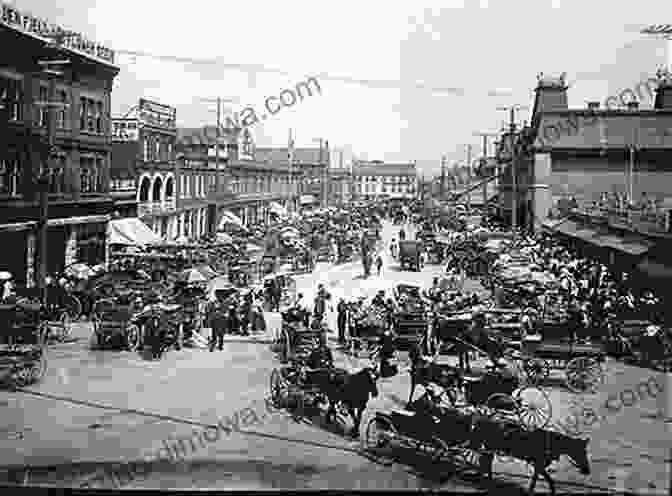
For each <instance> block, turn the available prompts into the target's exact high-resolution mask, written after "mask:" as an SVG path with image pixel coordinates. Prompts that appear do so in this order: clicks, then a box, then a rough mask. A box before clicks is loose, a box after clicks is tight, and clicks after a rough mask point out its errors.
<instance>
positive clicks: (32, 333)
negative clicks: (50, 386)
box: [0, 302, 47, 388]
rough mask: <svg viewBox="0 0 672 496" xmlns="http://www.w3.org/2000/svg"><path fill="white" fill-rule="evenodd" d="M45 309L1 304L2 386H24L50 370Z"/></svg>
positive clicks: (0, 381)
mask: <svg viewBox="0 0 672 496" xmlns="http://www.w3.org/2000/svg"><path fill="white" fill-rule="evenodd" d="M43 312H44V309H43V306H42V305H41V304H39V303H29V302H21V303H9V304H2V305H0V325H1V326H2V327H1V328H2V331H0V340H1V341H0V343H1V344H0V383H2V384H3V385H6V386H9V387H12V388H14V387H23V386H27V385H29V384H32V383H34V382H37V381H39V380H40V379H42V377H44V374H45V373H46V371H47V357H46V349H47V344H46V333H47V328H46V325H45V323H44V317H43Z"/></svg>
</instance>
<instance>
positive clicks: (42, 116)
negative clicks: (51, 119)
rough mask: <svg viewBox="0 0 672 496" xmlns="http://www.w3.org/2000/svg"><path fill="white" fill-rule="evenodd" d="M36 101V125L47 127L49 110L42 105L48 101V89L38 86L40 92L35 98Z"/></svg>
mask: <svg viewBox="0 0 672 496" xmlns="http://www.w3.org/2000/svg"><path fill="white" fill-rule="evenodd" d="M37 101H38V103H39V104H40V105H38V107H37V125H38V126H39V127H44V126H46V125H47V116H48V112H49V109H48V108H47V106H46V105H43V104H44V103H46V102H48V101H49V88H47V87H46V86H40V91H39V94H38V97H37Z"/></svg>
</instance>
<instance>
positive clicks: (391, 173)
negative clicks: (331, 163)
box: [352, 160, 418, 200]
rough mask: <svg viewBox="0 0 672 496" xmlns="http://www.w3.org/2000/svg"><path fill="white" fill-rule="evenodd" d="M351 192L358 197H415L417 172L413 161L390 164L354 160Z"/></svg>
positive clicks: (377, 161) (370, 198) (368, 198)
mask: <svg viewBox="0 0 672 496" xmlns="http://www.w3.org/2000/svg"><path fill="white" fill-rule="evenodd" d="M352 171H353V172H352V173H353V176H354V178H353V193H354V195H355V197H357V198H359V199H367V200H373V199H376V198H409V199H410V198H416V197H417V195H418V174H417V170H416V166H415V163H414V162H410V163H407V164H391V163H385V162H383V161H379V160H373V161H358V162H355V163H354V165H353V169H352Z"/></svg>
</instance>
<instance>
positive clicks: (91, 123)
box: [79, 97, 104, 134]
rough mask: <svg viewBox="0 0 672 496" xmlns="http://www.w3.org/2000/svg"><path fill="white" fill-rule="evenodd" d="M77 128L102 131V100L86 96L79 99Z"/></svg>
mask: <svg viewBox="0 0 672 496" xmlns="http://www.w3.org/2000/svg"><path fill="white" fill-rule="evenodd" d="M79 129H80V130H81V131H85V132H87V133H98V134H103V133H104V115H103V103H102V102H100V101H96V100H93V99H91V98H86V97H81V98H80V99H79Z"/></svg>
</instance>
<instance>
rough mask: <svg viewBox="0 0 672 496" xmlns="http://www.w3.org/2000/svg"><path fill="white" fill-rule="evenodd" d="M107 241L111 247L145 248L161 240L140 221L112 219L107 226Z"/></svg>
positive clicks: (159, 242)
mask: <svg viewBox="0 0 672 496" xmlns="http://www.w3.org/2000/svg"><path fill="white" fill-rule="evenodd" d="M107 240H108V243H109V244H111V245H125V246H145V245H155V244H161V243H162V242H163V240H162V239H161V237H160V236H159V235H157V234H156V233H155V232H154V231H152V230H151V229H150V228H149V226H147V224H145V223H144V222H142V221H141V220H140V219H135V218H133V219H114V220H111V221H109V222H108V224H107Z"/></svg>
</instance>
